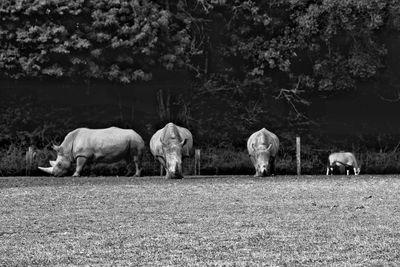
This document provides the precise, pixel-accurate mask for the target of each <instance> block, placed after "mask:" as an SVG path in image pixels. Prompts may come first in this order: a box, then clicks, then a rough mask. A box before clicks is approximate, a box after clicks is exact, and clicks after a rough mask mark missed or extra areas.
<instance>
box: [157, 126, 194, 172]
mask: <svg viewBox="0 0 400 267" xmlns="http://www.w3.org/2000/svg"><path fill="white" fill-rule="evenodd" d="M192 147H193V137H192V134H191V133H190V132H189V130H188V129H186V128H183V127H180V126H177V125H175V124H173V123H172V122H170V123H168V124H167V125H165V126H164V128H162V129H160V130H158V131H157V132H156V133H155V134H154V135H153V136H152V137H151V140H150V151H151V153H152V154H153V156H154V157H156V158H157V159H158V160H159V161H160V163H161V164H162V166H163V167H164V168H165V170H166V176H165V177H166V178H183V174H182V156H184V157H185V156H186V157H188V156H189V154H190V151H191V149H192Z"/></svg>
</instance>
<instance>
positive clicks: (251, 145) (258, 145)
mask: <svg viewBox="0 0 400 267" xmlns="http://www.w3.org/2000/svg"><path fill="white" fill-rule="evenodd" d="M278 149H279V139H278V137H277V136H276V135H275V134H274V133H272V132H270V131H268V130H267V129H265V128H262V129H261V130H259V131H257V132H255V133H253V134H252V135H251V136H250V137H249V139H248V140H247V150H248V152H249V156H250V159H251V162H252V163H253V165H254V168H255V169H256V174H255V175H254V176H255V177H260V176H267V175H271V174H275V157H276V154H277V153H278Z"/></svg>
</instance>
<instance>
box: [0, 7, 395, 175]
mask: <svg viewBox="0 0 400 267" xmlns="http://www.w3.org/2000/svg"><path fill="white" fill-rule="evenodd" d="M399 29H400V3H399V1H396V0H389V1H387V0H368V1H365V0H350V1H342V0H331V1H307V0H291V1H289V0H275V1H269V0H268V1H224V0H213V1H211V0H209V1H207V0H202V1H200V0H193V1H190V0H186V1H183V0H182V1H169V0H159V1H138V0H136V1H135V0H113V1H108V0H96V1H95V0H46V1H36V0H23V1H11V0H6V1H2V2H1V3H0V97H1V99H0V110H1V111H0V112H1V113H0V116H1V118H0V124H1V127H0V147H1V149H2V150H1V151H2V153H1V158H2V160H1V162H0V165H1V166H0V169H1V170H2V174H12V173H13V172H16V171H17V172H18V171H20V170H19V168H21V166H22V165H21V166H19V167H18V166H12V168H11V167H10V166H11V165H12V164H13V162H15V161H16V160H15V157H17V158H18V157H22V156H21V155H23V153H24V152H25V151H26V149H27V147H28V146H34V147H35V148H37V149H38V150H40V151H47V149H49V148H50V145H51V144H52V143H59V142H61V141H62V139H63V137H64V136H65V135H66V133H68V132H69V131H70V130H72V129H74V128H77V127H83V126H86V127H93V128H94V127H98V128H100V127H108V126H110V125H116V126H120V127H127V128H133V129H135V131H137V132H138V133H139V134H141V135H142V136H143V138H144V139H145V140H146V141H148V140H149V139H150V136H151V135H152V134H153V133H154V132H155V130H157V129H158V128H159V127H162V126H163V125H164V124H165V123H166V122H169V121H174V122H175V123H177V124H181V125H183V126H186V127H188V128H190V129H191V131H192V132H193V134H194V136H195V146H196V147H202V148H203V149H204V150H205V151H206V153H208V154H207V155H209V157H208V160H209V161H207V162H205V163H204V165H203V166H204V168H205V169H207V168H209V171H210V172H212V170H215V172H221V171H224V168H225V170H227V171H237V172H241V171H242V170H248V169H251V168H250V167H249V166H248V165H249V164H248V163H247V160H248V159H247V158H246V157H245V155H244V154H241V153H245V141H246V139H247V138H248V137H249V136H250V134H251V133H252V132H254V131H256V130H259V129H260V128H262V127H266V128H267V129H269V130H271V131H273V132H275V133H276V134H277V135H278V136H279V138H280V139H281V142H282V147H281V152H280V158H281V161H280V162H278V169H279V166H280V168H281V170H282V171H283V172H285V170H286V171H287V172H291V171H293V170H294V168H295V167H294V166H295V165H294V163H293V158H292V157H293V156H294V153H293V151H294V141H295V136H296V135H300V136H301V137H302V142H303V147H302V148H303V153H304V157H305V169H306V170H309V172H312V171H314V170H317V171H321V169H322V168H323V165H324V164H325V161H326V158H327V154H328V153H329V152H330V151H334V150H352V151H354V152H356V154H357V153H358V154H359V155H361V156H360V157H361V161H363V162H364V163H365V162H368V164H370V166H374V167H369V171H370V172H378V170H377V166H378V165H379V164H381V163H382V162H383V163H385V164H386V165H385V166H380V168H378V169H379V171H382V172H395V171H396V172H398V171H400V166H399V165H400V164H399V163H396V162H399V160H398V158H399V155H398V153H397V148H399V141H400V123H399V119H398V114H400V91H399V90H400V89H399V87H400V76H399V75H398V73H400V50H399V49H398V47H400V32H399ZM46 153H47V152H46ZM49 153H50V154H49ZM218 153H220V154H223V156H221V157H219V156H216V154H218ZM46 155H47V156H43V157H42V158H41V159H40V161H41V162H44V161H45V160H47V159H48V158H49V157H51V156H54V155H53V154H51V152H48V153H47V154H46ZM376 158H379V160H374V159H376ZM389 158H390V159H391V160H388V159H389ZM206 159H207V157H206ZM226 161H228V162H229V161H237V162H239V163H237V162H236V163H235V164H233V163H232V164H229V163H226ZM242 161H243V162H244V161H246V163H240V162H242ZM371 162H374V163H373V164H371ZM388 162H390V163H388ZM392 163H393V164H392ZM207 164H208V165H207ZM223 164H225V165H226V166H225V167H221V170H218V168H219V167H215V165H223ZM279 164H280V165H279ZM207 166H208V167H207ZM7 168H9V169H7ZM10 168H11V169H10ZM213 168H214V169H213Z"/></svg>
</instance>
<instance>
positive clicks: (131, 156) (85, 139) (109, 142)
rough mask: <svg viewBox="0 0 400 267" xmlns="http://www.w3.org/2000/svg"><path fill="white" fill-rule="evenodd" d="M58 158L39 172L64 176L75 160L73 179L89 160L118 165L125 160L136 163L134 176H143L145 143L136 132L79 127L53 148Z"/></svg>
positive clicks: (115, 128) (111, 128)
mask: <svg viewBox="0 0 400 267" xmlns="http://www.w3.org/2000/svg"><path fill="white" fill-rule="evenodd" d="M53 149H54V150H55V151H57V159H56V160H55V161H50V165H51V167H48V168H43V167H39V169H40V170H42V171H45V172H47V173H49V174H52V175H54V176H62V175H65V174H66V173H67V172H68V171H69V170H70V169H71V165H72V163H73V162H74V161H76V170H75V173H74V174H73V176H79V175H80V172H81V171H82V168H83V166H84V165H85V163H86V161H87V160H91V161H92V160H93V161H96V162H107V163H112V162H117V161H120V160H126V161H127V163H128V164H129V163H131V162H132V160H133V161H134V162H135V166H136V173H135V176H140V174H141V170H142V169H141V162H140V161H141V157H142V154H143V150H144V141H143V139H142V137H140V135H139V134H137V133H136V132H135V131H133V130H128V129H121V128H117V127H110V128H106V129H88V128H78V129H76V130H74V131H72V132H70V133H68V134H67V136H66V137H65V138H64V141H63V142H62V143H61V145H59V146H56V145H54V146H53Z"/></svg>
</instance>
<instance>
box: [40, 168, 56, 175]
mask: <svg viewBox="0 0 400 267" xmlns="http://www.w3.org/2000/svg"><path fill="white" fill-rule="evenodd" d="M38 169H39V170H42V171H44V172H47V173H48V174H53V167H48V168H44V167H38Z"/></svg>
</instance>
